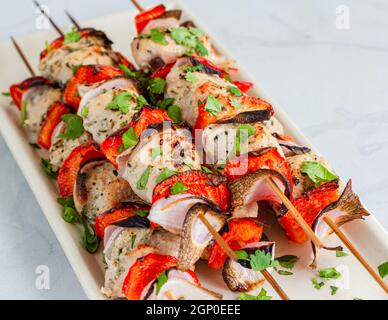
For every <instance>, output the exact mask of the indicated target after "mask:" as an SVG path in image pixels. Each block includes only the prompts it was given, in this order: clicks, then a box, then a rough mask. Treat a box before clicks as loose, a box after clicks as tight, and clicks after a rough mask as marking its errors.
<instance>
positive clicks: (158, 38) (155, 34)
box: [150, 29, 168, 46]
mask: <svg viewBox="0 0 388 320" xmlns="http://www.w3.org/2000/svg"><path fill="white" fill-rule="evenodd" d="M150 36H151V40H152V41H153V42H156V43H160V44H162V45H164V46H165V45H167V44H168V41H167V38H166V36H165V35H164V33H163V32H161V31H160V30H158V29H151V33H150Z"/></svg>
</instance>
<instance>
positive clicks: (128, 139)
mask: <svg viewBox="0 0 388 320" xmlns="http://www.w3.org/2000/svg"><path fill="white" fill-rule="evenodd" d="M138 142H139V139H138V138H137V135H136V133H135V130H134V129H133V128H132V127H130V128H129V129H128V130H127V131H125V132H124V134H123V148H124V149H125V150H126V149H128V148H130V147H133V146H135V145H137V143H138Z"/></svg>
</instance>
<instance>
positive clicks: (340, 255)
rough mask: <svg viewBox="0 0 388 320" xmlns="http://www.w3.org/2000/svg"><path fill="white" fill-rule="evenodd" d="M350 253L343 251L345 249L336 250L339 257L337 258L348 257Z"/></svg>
mask: <svg viewBox="0 0 388 320" xmlns="http://www.w3.org/2000/svg"><path fill="white" fill-rule="evenodd" d="M347 255H348V254H347V253H346V252H343V251H341V250H336V251H335V256H336V257H337V258H341V257H346V256H347Z"/></svg>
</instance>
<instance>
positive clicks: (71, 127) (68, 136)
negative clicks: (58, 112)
mask: <svg viewBox="0 0 388 320" xmlns="http://www.w3.org/2000/svg"><path fill="white" fill-rule="evenodd" d="M62 121H63V122H64V123H66V128H65V131H64V132H63V133H61V134H60V135H59V137H60V138H61V139H65V140H74V139H77V138H79V137H80V136H82V134H83V133H84V132H85V130H84V121H83V120H82V118H81V117H80V116H79V115H76V114H72V113H68V114H65V115H63V116H62Z"/></svg>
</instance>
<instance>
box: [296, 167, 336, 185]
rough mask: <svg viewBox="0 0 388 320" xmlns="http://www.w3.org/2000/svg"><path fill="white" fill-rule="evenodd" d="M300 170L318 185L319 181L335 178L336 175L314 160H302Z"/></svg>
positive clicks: (323, 181)
mask: <svg viewBox="0 0 388 320" xmlns="http://www.w3.org/2000/svg"><path fill="white" fill-rule="evenodd" d="M300 170H301V172H302V173H305V174H307V175H308V177H309V178H310V179H311V180H312V181H313V182H314V183H315V184H316V185H317V186H319V185H320V184H321V183H325V182H329V181H333V180H337V179H338V177H337V176H336V175H335V174H333V173H331V172H330V171H329V170H327V169H326V168H325V167H324V166H323V165H321V164H320V163H318V162H315V161H304V162H303V163H302V167H301V169H300Z"/></svg>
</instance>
